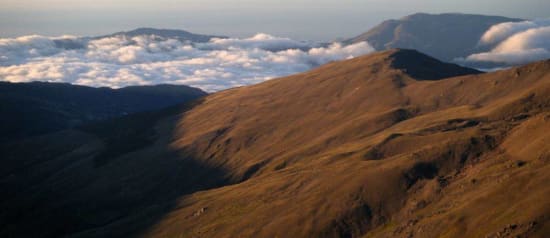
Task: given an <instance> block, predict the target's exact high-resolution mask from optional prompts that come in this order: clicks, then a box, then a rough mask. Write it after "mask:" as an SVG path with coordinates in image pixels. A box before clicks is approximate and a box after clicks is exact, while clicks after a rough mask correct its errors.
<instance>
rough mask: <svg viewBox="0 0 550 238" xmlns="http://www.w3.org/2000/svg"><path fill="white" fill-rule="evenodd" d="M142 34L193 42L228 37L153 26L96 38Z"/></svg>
mask: <svg viewBox="0 0 550 238" xmlns="http://www.w3.org/2000/svg"><path fill="white" fill-rule="evenodd" d="M142 35H155V36H160V37H164V38H173V39H178V40H181V41H191V42H208V41H210V40H211V39H213V38H227V37H226V36H215V35H201V34H195V33H191V32H189V31H185V30H180V29H157V28H152V27H139V28H136V29H133V30H130V31H121V32H116V33H113V34H109V35H104V36H98V37H95V38H96V39H101V38H106V37H114V36H126V37H135V36H142Z"/></svg>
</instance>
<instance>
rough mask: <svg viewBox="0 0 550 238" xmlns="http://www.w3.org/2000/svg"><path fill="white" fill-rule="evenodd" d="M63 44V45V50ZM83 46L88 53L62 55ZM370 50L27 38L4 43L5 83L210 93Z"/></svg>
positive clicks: (274, 41) (259, 38)
mask: <svg viewBox="0 0 550 238" xmlns="http://www.w3.org/2000/svg"><path fill="white" fill-rule="evenodd" d="M59 39H62V40H63V45H62V46H61V47H60V44H59ZM73 43H75V44H76V45H79V44H81V45H82V47H72V48H63V46H65V45H69V46H72V45H75V44H73ZM373 51H374V49H373V48H372V47H371V46H370V45H368V44H367V43H365V42H361V43H358V44H354V45H348V46H342V45H340V44H338V43H334V44H332V45H329V46H326V47H322V46H319V45H318V44H315V43H310V42H302V41H295V40H292V39H288V38H280V37H274V36H270V35H267V34H257V35H255V36H253V37H250V38H245V39H236V38H229V39H213V40H211V41H210V42H208V43H197V44H190V43H186V42H181V41H178V40H176V39H167V38H161V37H157V36H138V37H132V38H128V37H124V36H116V37H110V38H103V39H95V40H86V41H84V40H83V39H80V38H76V37H68V36H65V37H62V38H48V37H42V36H26V37H19V38H12V39H0V57H1V58H0V80H5V81H12V82H28V81H53V82H69V83H74V84H81V85H88V86H96V87H97V86H107V87H114V88H118V87H124V86H128V85H147V84H160V83H169V84H186V85H190V86H194V87H199V88H201V89H204V90H206V91H210V92H213V91H218V90H223V89H226V88H230V87H236V86H243V85H249V84H254V83H259V82H262V81H265V80H267V79H270V78H274V77H279V76H285V75H289V74H293V73H297V72H302V71H306V70H309V69H311V68H312V67H316V66H318V65H321V64H324V63H327V62H329V61H334V60H342V59H347V58H352V57H356V56H359V55H363V54H367V53H370V52H373Z"/></svg>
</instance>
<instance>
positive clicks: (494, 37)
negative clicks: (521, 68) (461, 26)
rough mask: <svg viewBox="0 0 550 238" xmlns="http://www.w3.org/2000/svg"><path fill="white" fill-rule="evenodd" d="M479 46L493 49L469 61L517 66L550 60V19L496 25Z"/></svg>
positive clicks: (469, 58)
mask: <svg viewBox="0 0 550 238" xmlns="http://www.w3.org/2000/svg"><path fill="white" fill-rule="evenodd" d="M480 45H492V46H494V48H493V49H492V50H491V51H489V52H483V53H478V54H472V55H470V56H468V57H467V58H466V61H469V62H495V63H504V64H509V65H516V64H524V63H528V62H531V61H536V60H543V59H547V58H550V19H544V20H535V21H523V22H506V23H501V24H497V25H494V26H492V27H491V28H490V29H489V30H487V32H485V34H484V35H483V36H482V37H481V39H480Z"/></svg>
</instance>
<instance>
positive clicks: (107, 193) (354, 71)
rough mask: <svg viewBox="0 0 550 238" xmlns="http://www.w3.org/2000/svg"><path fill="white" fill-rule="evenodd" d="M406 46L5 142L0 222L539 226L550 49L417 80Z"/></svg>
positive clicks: (260, 228)
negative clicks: (401, 65)
mask: <svg viewBox="0 0 550 238" xmlns="http://www.w3.org/2000/svg"><path fill="white" fill-rule="evenodd" d="M400 52H405V54H404V55H405V56H406V57H404V59H408V60H407V61H409V63H410V65H415V63H416V62H414V61H411V59H417V58H427V57H428V56H425V55H423V54H420V53H415V52H416V51H407V50H389V51H384V52H378V53H374V54H371V55H367V56H363V57H358V58H354V59H350V60H345V61H337V62H332V63H329V64H326V65H323V66H321V67H319V68H316V69H313V70H311V71H308V72H304V73H300V74H296V75H292V76H288V77H283V78H278V79H273V80H269V81H266V82H263V83H260V84H257V85H252V86H245V87H240V88H234V89H229V90H224V91H221V92H218V93H214V94H210V95H208V96H206V97H203V98H201V99H199V100H197V101H194V102H193V103H188V104H186V105H181V106H176V107H173V108H170V109H165V110H162V111H155V112H150V113H143V114H139V115H137V116H136V115H134V116H127V117H124V118H122V119H116V120H113V121H111V122H106V123H101V125H99V126H92V127H88V128H84V129H78V128H77V129H74V130H71V131H64V132H60V133H58V134H55V135H46V136H43V137H41V138H39V139H36V138H34V139H30V140H27V141H26V142H25V144H18V145H17V144H16V145H5V144H4V145H2V146H0V151H1V152H2V153H3V154H5V155H7V156H6V157H5V158H3V160H2V164H3V166H2V167H1V168H2V170H0V171H1V172H0V178H2V179H1V180H0V181H1V183H0V186H1V188H2V191H7V192H6V193H7V194H8V195H7V196H4V197H2V200H0V207H2V209H1V210H2V211H3V212H2V213H0V221H10V224H13V225H11V226H9V227H7V228H5V229H0V234H2V235H5V234H8V235H19V236H29V237H31V236H33V235H35V236H36V234H41V235H42V236H44V237H55V236H72V237H100V236H142V237H173V236H180V237H196V236H199V237H234V236H241V237H276V236H280V237H312V236H313V237H396V236H399V237H401V236H403V237H407V236H414V237H439V236H448V237H478V236H485V235H489V236H491V235H495V236H496V235H497V234H508V235H510V236H512V235H529V236H532V237H544V234H545V231H546V230H547V228H548V224H549V220H548V218H547V217H546V216H545V214H547V212H548V211H549V210H548V209H549V208H550V206H549V204H548V202H547V201H545V200H544V198H545V197H547V195H548V194H550V190H549V189H548V187H547V186H546V183H545V181H547V179H548V178H549V177H548V176H549V174H548V169H549V168H550V167H548V162H549V160H548V158H550V150H549V149H550V148H548V146H547V143H545V141H548V140H549V139H550V138H549V137H548V135H547V133H545V131H547V129H550V128H548V125H549V124H548V120H549V119H550V115H549V113H548V110H549V109H550V98H549V95H550V61H541V62H538V63H533V64H529V65H526V66H522V67H517V68H512V69H508V70H503V71H498V72H492V73H479V72H477V71H470V70H468V69H467V68H461V69H463V70H464V71H467V72H469V73H468V74H456V70H455V69H451V70H446V69H447V67H446V66H445V65H446V64H444V63H441V62H440V63H437V62H436V63H437V64H435V65H440V66H441V67H442V68H441V69H442V70H443V71H444V72H441V74H443V75H455V76H454V77H449V78H437V79H438V80H419V79H416V78H414V77H413V76H411V75H409V74H407V72H404V71H403V70H402V69H397V68H395V67H394V66H393V65H392V60H394V59H396V58H397V59H399V57H401V56H403V55H402V54H400ZM396 53H397V54H396ZM410 55H413V56H414V57H410ZM427 59H430V58H429V57H428V58H427ZM405 66H409V64H405ZM434 70H437V68H435V69H434ZM213 115H214V116H213ZM120 125H126V127H121V126H120ZM62 138H70V139H62ZM127 145H137V146H135V147H134V146H127ZM29 146H34V147H33V148H40V151H39V152H40V153H33V152H31V151H29V150H28V149H23V148H30V147H29ZM524 148H528V149H524ZM15 161H17V163H16V162H15ZM66 161H72V162H71V163H69V164H65V163H64V162H66ZM22 164H23V165H22ZM58 171H63V172H61V173H60V172H58ZM33 174H34V176H31V177H28V175H33ZM26 175H27V176H26ZM63 181H73V182H72V183H64V182H63ZM30 184H32V185H33V186H29V185H30ZM17 188H26V189H25V190H18V189H17ZM506 191H516V192H514V193H510V192H506ZM530 191H531V192H530ZM60 194H66V195H65V196H59V195H60ZM52 198H56V199H58V200H56V199H53V201H52ZM510 204H514V205H513V206H510ZM480 210H483V211H484V212H483V213H479V211H480ZM21 211H25V212H24V213H21ZM53 211H64V212H63V214H59V213H55V212H53ZM81 214H84V216H82V215H81ZM19 224H26V225H30V226H33V227H34V229H21V228H20V227H21V226H18V225H19ZM67 224H70V226H68V225H67ZM511 227H513V228H511Z"/></svg>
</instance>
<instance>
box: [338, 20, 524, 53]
mask: <svg viewBox="0 0 550 238" xmlns="http://www.w3.org/2000/svg"><path fill="white" fill-rule="evenodd" d="M519 21H523V19H517V18H508V17H500V16H486V15H474V14H461V13H444V14H427V13H416V14H412V15H409V16H405V17H403V18H401V19H397V20H387V21H384V22H382V23H381V24H379V25H377V26H375V27H373V28H372V29H370V30H369V31H367V32H365V33H362V34H360V35H358V36H356V37H353V38H351V39H348V40H345V41H344V42H345V43H347V44H352V43H357V42H361V41H367V42H369V44H371V45H372V46H373V47H374V48H375V49H376V50H387V49H394V48H406V49H416V50H418V51H420V52H423V53H426V54H428V55H431V56H433V57H435V58H437V59H439V60H442V61H453V60H454V59H456V58H460V57H462V58H464V57H467V56H469V55H471V54H474V53H479V52H484V51H488V50H490V49H491V48H492V47H494V45H480V44H479V41H480V39H481V37H482V36H483V34H484V33H485V32H486V31H487V30H489V28H490V27H491V26H494V25H496V24H499V23H504V22H519Z"/></svg>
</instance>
